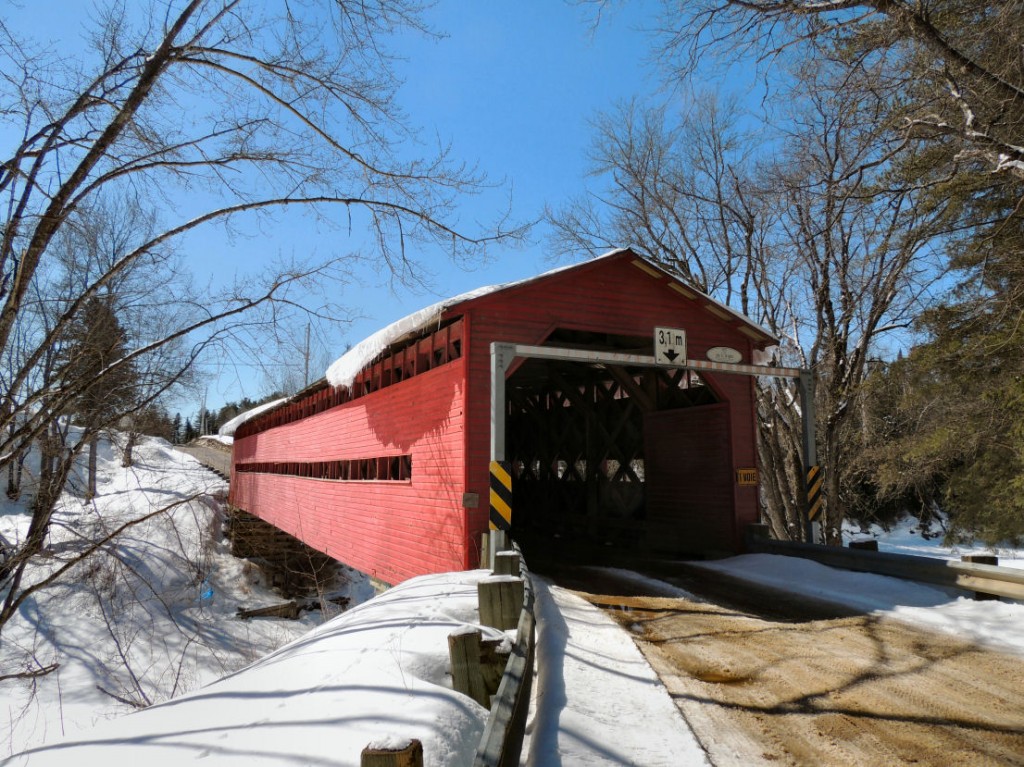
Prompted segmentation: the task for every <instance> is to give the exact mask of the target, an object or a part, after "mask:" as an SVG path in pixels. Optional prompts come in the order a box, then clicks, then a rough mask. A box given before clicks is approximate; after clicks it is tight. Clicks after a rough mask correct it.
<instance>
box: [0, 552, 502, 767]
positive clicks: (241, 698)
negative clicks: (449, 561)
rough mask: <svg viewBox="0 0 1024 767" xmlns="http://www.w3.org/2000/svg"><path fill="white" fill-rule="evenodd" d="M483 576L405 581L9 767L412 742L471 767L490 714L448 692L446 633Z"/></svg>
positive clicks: (345, 753)
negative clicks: (274, 647) (209, 680)
mask: <svg viewBox="0 0 1024 767" xmlns="http://www.w3.org/2000/svg"><path fill="white" fill-rule="evenodd" d="M488 574H489V573H487V572H485V571H481V570H477V571H471V572H463V573H447V574H441V575H430V576H423V577H420V578H415V579H413V580H410V581H407V582H405V583H403V584H401V585H400V586H397V587H395V588H393V589H391V590H390V591H388V592H386V593H385V594H383V595H382V596H380V597H377V598H376V599H373V600H371V601H369V602H366V603H364V604H362V605H360V606H358V607H355V608H353V609H352V610H350V611H348V612H346V613H343V614H342V615H340V616H339V617H337V618H335V619H334V620H332V621H330V622H328V623H326V624H324V625H322V626H320V627H319V628H317V629H315V630H313V631H311V632H310V633H308V634H307V635H305V636H303V637H301V638H300V639H298V640H296V641H294V642H292V643H291V644H289V645H287V646H285V647H282V648H281V649H280V650H278V651H277V652H274V653H272V654H271V655H268V656H266V657H265V658H263V659H261V660H259V661H257V662H256V663H254V664H253V665H251V666H250V667H249V668H247V669H244V670H243V671H240V672H238V673H236V674H234V675H232V676H230V677H227V678H225V679H223V680H221V681H219V682H216V683H215V684H212V685H210V686H208V687H206V688H204V689H202V690H200V691H198V692H194V693H191V694H189V695H185V696H182V697H180V698H177V699H175V700H172V701H169V702H168V703H164V704H162V705H159V706H154V707H152V708H149V709H146V710H144V711H140V712H139V713H137V714H133V715H131V716H127V717H124V718H122V719H120V720H118V721H116V722H107V723H104V724H103V725H101V726H98V727H96V728H95V729H94V730H92V731H91V732H89V733H87V734H84V735H79V736H78V737H75V738H70V739H68V740H66V741H64V742H61V743H57V744H54V745H51V746H46V747H43V748H40V749H37V750H35V751H32V752H28V753H27V754H24V755H22V756H19V757H16V758H15V759H13V760H12V761H11V764H12V765H34V766H36V767H38V766H40V765H67V764H145V765H146V767H157V765H178V764H181V763H183V762H186V761H190V760H194V759H203V760H204V763H206V764H218V765H227V764H231V765H235V764H237V765H243V764H244V765H259V764H267V765H270V764H273V765H279V764H325V765H326V764H331V765H358V764H359V757H360V753H361V752H362V750H363V748H365V747H366V746H367V745H369V744H371V743H382V742H387V743H391V742H399V741H403V742H407V741H408V740H409V739H411V738H418V739H419V740H420V741H421V742H422V743H423V751H424V759H425V764H427V765H435V766H436V767H456V766H457V765H469V764H472V761H473V757H474V755H475V753H476V747H477V745H478V743H479V740H480V736H481V734H482V733H483V728H484V724H485V722H486V719H487V715H488V712H487V711H486V710H485V709H484V708H483V707H482V706H480V705H478V704H477V703H475V702H473V701H472V700H471V699H470V698H468V697H466V696H464V695H461V694H459V693H456V692H454V691H453V690H452V689H451V681H450V677H449V675H448V672H447V668H448V665H449V664H448V639H447V637H448V635H449V634H450V633H452V632H454V631H456V630H457V629H460V628H462V627H463V626H464V625H465V624H467V623H469V624H473V625H476V623H475V621H476V620H477V619H476V615H477V586H476V584H477V581H479V580H480V579H481V578H484V577H486V576H487V575H488ZM482 630H483V632H484V634H485V636H488V637H501V636H503V632H498V631H496V630H494V629H487V628H484V629H482Z"/></svg>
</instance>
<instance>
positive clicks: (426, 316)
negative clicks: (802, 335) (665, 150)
mask: <svg viewBox="0 0 1024 767" xmlns="http://www.w3.org/2000/svg"><path fill="white" fill-rule="evenodd" d="M621 258H631V259H633V260H634V261H636V262H639V263H638V265H640V266H641V267H642V268H643V269H645V270H652V271H654V272H655V273H658V274H660V275H662V276H664V277H666V278H668V279H669V280H671V281H673V282H675V283H676V284H678V285H679V286H680V287H681V288H682V289H683V290H685V291H686V294H687V295H688V296H692V298H694V299H695V300H697V301H700V302H702V303H705V304H710V305H711V306H713V307H714V308H715V309H717V310H718V311H717V312H716V314H718V316H720V317H723V319H726V320H727V321H729V322H731V323H732V324H734V325H736V326H739V327H743V328H746V332H747V335H749V336H750V337H751V338H753V339H754V342H755V344H756V345H757V346H759V347H760V348H762V349H763V348H765V347H767V346H770V345H773V344H776V343H777V339H776V338H775V337H774V336H773V335H772V333H771V332H770V331H768V330H766V329H765V328H763V327H761V326H760V325H758V324H757V323H755V322H754V321H753V320H751V319H750V318H749V317H747V316H745V315H743V314H740V313H739V312H737V311H736V310H735V309H732V308H731V307H729V306H726V305H725V304H723V303H720V302H718V301H716V300H715V299H713V298H711V297H710V296H708V295H707V294H706V293H703V292H701V291H700V290H698V289H697V288H695V287H693V286H692V285H690V284H689V283H687V282H685V281H683V280H681V279H680V278H679V277H678V276H676V275H674V274H672V273H671V272H668V271H666V270H665V269H664V268H662V267H661V266H659V265H658V264H657V263H655V262H654V261H651V260H649V259H647V258H644V257H643V256H640V255H637V254H636V253H634V252H633V251H632V250H630V249H629V248H618V249H616V250H612V251H609V252H608V253H605V254H604V255H602V256H599V257H597V258H595V259H591V260H589V261H583V262H580V263H578V264H570V265H568V266H561V267H558V268H557V269H552V270H550V271H547V272H543V273H542V274H538V275H535V276H533V277H528V278H526V279H523V280H517V281H515V282H506V283H502V284H498V285H487V286H484V287H481V288H476V289H475V290H471V291H468V292H466V293H461V294H459V295H457V296H452V297H451V298H446V299H444V300H442V301H438V302H437V303H435V304H431V305H430V306H427V307H425V308H423V309H420V310H419V311H416V312H413V313H412V314H410V315H408V316H406V317H403V318H402V319H400V320H397V321H396V322H393V323H391V324H390V325H388V326H387V327H384V328H381V329H380V330H378V331H377V332H376V333H374V334H373V335H371V336H369V337H367V338H365V339H364V340H362V341H360V342H359V343H358V344H356V345H355V346H353V347H352V348H351V349H349V350H348V351H347V352H345V354H343V355H342V356H341V357H339V358H338V359H337V360H335V361H334V362H333V363H332V364H331V366H330V367H329V368H328V369H327V382H328V383H329V384H330V385H332V386H344V387H348V386H351V385H352V382H353V381H354V380H355V378H356V376H357V375H359V372H360V371H361V370H363V368H365V367H366V366H367V365H368V364H370V363H371V362H373V360H374V359H375V358H376V357H377V356H378V355H379V354H381V353H382V352H384V351H385V350H386V349H387V348H388V347H389V346H391V345H393V344H397V343H400V342H401V341H403V340H405V339H406V338H409V337H412V336H415V335H418V334H420V333H422V332H423V331H424V330H426V329H427V328H429V327H430V326H431V325H437V324H438V323H440V322H441V321H442V320H444V319H445V318H447V317H448V316H451V315H452V314H455V313H457V310H458V308H459V307H461V306H462V305H463V304H467V303H469V302H471V301H477V300H479V299H482V298H485V297H487V296H491V295H493V294H495V293H499V292H502V291H506V290H512V289H514V288H519V287H523V286H525V285H529V284H532V283H535V282H539V281H541V280H547V279H551V278H553V277H556V276H562V275H564V274H565V273H566V272H571V271H574V270H579V269H591V268H594V267H595V266H598V265H599V264H600V263H601V262H602V261H608V260H612V259H621Z"/></svg>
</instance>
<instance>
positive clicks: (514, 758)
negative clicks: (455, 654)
mask: <svg viewBox="0 0 1024 767" xmlns="http://www.w3.org/2000/svg"><path fill="white" fill-rule="evenodd" d="M519 573H520V576H521V577H522V579H523V587H524V588H523V610H522V612H521V613H520V615H519V625H518V626H517V628H516V643H515V645H514V646H513V647H512V652H511V653H510V654H509V659H508V663H507V664H506V665H505V673H504V674H502V677H501V683H500V684H499V685H498V692H497V694H496V695H495V696H494V700H493V702H492V703H491V713H490V715H489V716H488V717H487V724H486V726H485V727H484V732H483V735H482V736H481V738H480V746H479V747H478V749H477V752H476V758H475V759H474V761H473V765H474V767H514V766H516V765H518V764H519V757H520V755H521V753H522V750H523V736H524V733H525V731H526V717H527V714H528V713H529V709H530V691H531V689H532V688H533V658H534V653H535V651H536V646H537V636H536V625H537V624H536V616H535V612H534V605H535V599H536V594H535V592H534V589H533V582H532V581H531V580H530V574H529V571H528V570H527V568H526V562H525V561H524V560H522V559H521V560H520V570H519Z"/></svg>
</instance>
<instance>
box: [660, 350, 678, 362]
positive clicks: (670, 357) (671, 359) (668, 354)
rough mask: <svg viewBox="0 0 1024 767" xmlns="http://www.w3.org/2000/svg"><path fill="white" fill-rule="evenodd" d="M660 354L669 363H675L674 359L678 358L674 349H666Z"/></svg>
mask: <svg viewBox="0 0 1024 767" xmlns="http://www.w3.org/2000/svg"><path fill="white" fill-rule="evenodd" d="M662 354H664V355H665V356H666V357H668V361H669V362H675V361H676V357H678V356H679V352H677V351H676V350H675V349H666V350H665V351H663V352H662Z"/></svg>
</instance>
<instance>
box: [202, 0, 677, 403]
mask: <svg viewBox="0 0 1024 767" xmlns="http://www.w3.org/2000/svg"><path fill="white" fill-rule="evenodd" d="M624 5H627V4H624ZM659 5H660V4H659V3H655V2H631V3H629V4H628V7H623V8H617V9H615V11H614V12H613V13H611V14H605V15H604V17H603V18H602V21H601V24H600V25H598V26H597V28H596V29H595V28H594V27H593V24H592V21H593V15H592V13H593V12H592V10H591V9H588V8H586V7H579V6H576V5H573V4H570V3H567V2H562V1H561V0H487V1H486V2H479V1H476V0H439V2H438V3H437V4H436V5H435V6H434V7H433V8H432V9H430V10H429V11H428V13H427V17H426V18H427V21H428V23H429V24H430V26H431V27H432V28H434V29H435V30H436V31H438V32H441V33H443V34H444V35H445V36H444V37H443V38H442V39H438V40H434V39H426V38H423V37H420V36H414V35H408V36H406V37H404V38H403V39H402V40H401V41H400V45H397V46H396V49H397V50H398V51H399V52H401V53H402V54H403V55H404V56H405V57H406V58H407V63H406V65H405V67H404V72H403V76H404V80H405V84H404V87H403V89H402V91H401V98H400V101H401V103H402V104H403V106H404V107H405V109H406V110H407V112H408V114H409V116H410V121H411V123H412V124H413V125H415V126H418V127H419V128H420V129H421V130H422V131H423V134H424V137H425V138H426V139H427V140H430V139H432V138H433V137H434V136H435V135H436V136H438V137H440V139H441V140H442V141H444V140H450V141H451V143H452V148H453V152H454V154H455V156H457V157H459V158H462V159H464V160H466V161H467V162H469V163H476V164H478V165H479V167H480V169H481V170H483V171H484V172H486V174H487V176H488V178H489V180H490V181H492V182H496V183H497V182H505V184H504V186H501V187H500V188H497V189H494V190H492V191H489V192H485V193H484V194H481V195H478V196H475V197H467V198H465V199H464V200H463V201H462V203H461V204H460V206H459V212H458V215H459V218H460V220H461V221H462V222H464V223H470V222H473V221H482V222H487V221H491V220H493V219H495V217H496V216H497V215H498V214H500V213H501V212H502V210H503V209H504V208H505V207H506V206H507V205H508V194H509V190H511V193H512V205H513V211H512V212H513V217H514V218H515V219H517V220H523V221H525V220H533V219H536V218H538V217H539V216H540V215H541V213H542V211H543V208H544V206H545V204H551V205H552V206H556V207H557V206H558V205H559V204H561V203H562V202H564V201H566V200H567V199H568V198H570V197H571V196H573V195H575V194H578V193H580V192H581V191H582V190H583V188H584V187H583V185H584V183H585V179H584V176H585V174H586V171H587V158H586V153H587V147H588V145H589V143H590V137H591V131H590V128H589V122H590V121H591V120H592V119H593V118H594V117H595V116H596V115H597V113H598V111H599V110H602V109H606V108H609V107H611V106H612V105H614V104H615V103H616V102H617V101H621V100H624V99H628V98H632V97H634V96H638V95H639V96H642V95H643V94H650V93H653V92H654V91H656V90H657V87H658V81H657V75H656V73H655V72H654V71H653V68H652V66H651V64H650V62H649V56H648V48H649V44H650V38H649V36H648V35H647V34H646V33H644V32H643V30H642V28H643V27H644V26H650V25H651V24H652V23H653V20H654V18H655V15H656V13H657V11H658V8H659ZM277 234H278V235H280V234H281V233H277ZM292 234H294V233H292ZM346 234H347V233H346ZM337 236H338V233H336V232H335V233H320V234H319V235H316V234H315V233H313V234H312V235H304V236H301V237H294V236H290V237H288V238H285V239H286V240H287V242H288V244H287V245H282V244H281V238H280V237H275V238H273V239H275V243H269V242H268V243H264V244H262V245H261V249H263V250H269V249H270V248H274V247H277V248H279V249H280V248H282V247H283V248H285V249H287V248H289V247H290V248H293V249H294V248H304V247H305V248H317V249H319V250H320V251H325V250H327V249H330V248H331V247H339V246H340V247H344V246H345V243H339V242H336V241H334V240H333V238H336V237H337ZM545 236H546V232H545V229H544V226H543V225H539V226H537V227H536V228H535V229H534V231H533V235H532V237H531V242H530V243H529V244H527V245H525V246H522V247H518V248H496V249H495V250H494V256H493V258H492V259H491V260H490V261H488V262H487V263H485V264H479V265H476V266H475V267H473V268H472V269H462V268H456V267H453V266H452V265H451V264H450V263H449V262H446V261H444V260H443V258H442V259H435V260H427V262H426V266H427V267H428V269H429V270H430V272H432V273H433V277H432V279H431V280H430V286H429V288H428V289H426V290H416V289H410V288H407V287H405V286H390V285H388V279H387V277H386V276H385V275H380V274H375V273H373V272H372V271H371V270H369V269H365V270H362V271H361V272H360V273H359V274H358V275H357V276H358V277H359V278H360V279H361V282H362V284H361V285H350V286H348V287H347V288H345V289H344V293H343V295H342V302H343V303H344V304H345V306H346V307H348V308H350V309H351V310H352V312H353V313H354V314H357V315H359V317H358V319H356V320H355V321H354V322H352V323H351V324H350V325H349V326H348V327H347V328H346V329H344V330H341V331H339V332H338V333H337V334H336V335H334V336H333V337H331V338H330V339H327V342H326V344H327V346H328V347H333V348H328V349H327V350H326V354H327V356H328V357H329V358H331V359H333V358H334V357H336V356H339V355H340V354H341V353H342V352H343V351H344V349H345V345H346V344H355V343H358V342H359V341H360V340H362V339H363V338H365V337H366V336H368V335H370V334H371V333H373V332H374V331H376V330H378V329H379V328H381V327H383V326H384V325H387V324H389V323H390V322H392V321H394V320H396V319H399V318H401V317H403V316H405V315H406V314H409V313H411V312H413V311H415V310H417V309H419V308H422V307H423V306H426V305H428V304H431V303H433V302H435V301H436V300H437V299H438V298H442V297H447V296H452V295H457V294H459V293H462V292H465V291H467V290H470V289H473V288H475V287H479V286H481V285H490V284H495V283H501V282H507V281H510V280H516V279H521V278H525V277H529V276H531V275H534V274H537V273H540V272H542V271H545V270H547V269H550V268H551V267H552V266H553V263H552V261H551V254H550V253H549V251H548V250H547V248H546V243H545ZM324 237H326V238H327V239H326V240H325V239H323V238H324ZM622 244H623V245H625V244H628V243H622ZM244 249H245V244H244V243H243V250H244ZM278 252H280V250H279V251H278ZM320 372H322V371H320ZM263 386H264V381H263V378H262V377H261V376H260V375H259V374H258V373H257V374H250V373H249V371H247V370H244V369H243V370H242V371H240V373H239V374H235V373H232V372H228V373H226V374H225V375H223V376H222V377H221V378H220V379H219V382H218V386H217V387H211V389H210V391H209V404H210V406H211V407H213V406H216V405H218V404H220V403H221V402H222V401H224V400H232V399H237V398H238V397H240V396H242V394H245V395H248V396H256V395H259V394H263V393H264V392H263V391H262V388H261V387H263Z"/></svg>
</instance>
